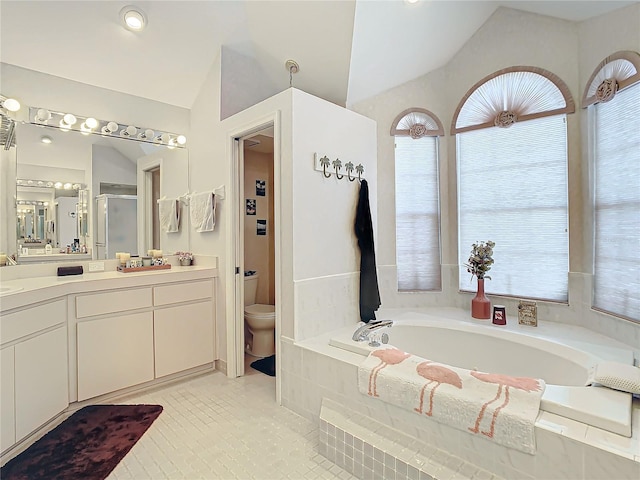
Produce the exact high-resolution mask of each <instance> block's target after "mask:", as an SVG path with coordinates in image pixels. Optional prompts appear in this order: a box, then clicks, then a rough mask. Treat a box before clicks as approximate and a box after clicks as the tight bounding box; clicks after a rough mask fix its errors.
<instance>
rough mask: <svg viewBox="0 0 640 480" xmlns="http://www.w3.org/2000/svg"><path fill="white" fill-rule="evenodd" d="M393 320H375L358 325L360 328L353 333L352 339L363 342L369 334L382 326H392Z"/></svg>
mask: <svg viewBox="0 0 640 480" xmlns="http://www.w3.org/2000/svg"><path fill="white" fill-rule="evenodd" d="M392 326H393V320H373V321H371V322H369V323H365V324H364V325H361V326H359V327H358V329H357V330H356V331H355V332H354V333H353V337H351V338H352V340H354V341H356V342H363V341H365V340H368V339H369V334H370V333H371V332H374V331H376V330H379V329H380V328H384V327H392Z"/></svg>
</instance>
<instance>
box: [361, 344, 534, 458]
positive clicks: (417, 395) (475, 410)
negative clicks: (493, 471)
mask: <svg viewBox="0 0 640 480" xmlns="http://www.w3.org/2000/svg"><path fill="white" fill-rule="evenodd" d="M544 389H545V382H544V380H542V379H539V378H530V377H513V376H509V375H503V374H498V373H484V372H479V371H475V370H466V369H463V368H458V367H454V366H451V365H446V364H444V363H438V362H433V361H431V360H427V359H425V358H421V357H418V356H416V355H411V354H409V353H405V352H402V351H400V350H398V349H396V348H393V347H390V348H382V349H378V350H374V351H372V352H371V353H370V354H369V356H368V357H367V358H366V360H365V361H364V362H362V363H361V364H360V365H359V366H358V390H359V391H360V393H362V394H364V395H368V396H369V397H374V398H377V399H379V400H382V401H383V402H386V403H390V404H391V405H395V406H397V407H400V408H403V409H405V410H408V411H410V412H413V413H415V414H417V415H419V416H420V417H422V418H430V419H431V420H435V421H436V422H439V423H443V424H446V425H449V426H451V427H453V428H456V429H458V430H461V431H463V432H467V433H468V434H471V435H476V436H477V437H478V438H486V439H488V440H493V441H494V442H496V443H498V444H500V445H504V446H505V447H509V448H513V449H516V450H520V451H522V452H526V453H529V454H534V453H535V451H536V442H535V421H536V418H537V417H538V413H539V411H540V400H541V398H542V394H543V392H544Z"/></svg>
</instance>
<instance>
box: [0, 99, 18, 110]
mask: <svg viewBox="0 0 640 480" xmlns="http://www.w3.org/2000/svg"><path fill="white" fill-rule="evenodd" d="M2 106H3V107H4V108H6V109H7V110H9V111H10V112H17V111H18V110H20V102H19V101H17V100H16V99H15V98H7V99H6V100H5V101H4V102H2Z"/></svg>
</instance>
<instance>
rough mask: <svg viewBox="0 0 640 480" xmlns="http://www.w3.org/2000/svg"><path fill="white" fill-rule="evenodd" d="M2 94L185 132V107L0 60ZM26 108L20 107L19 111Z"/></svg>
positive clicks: (31, 103) (36, 104) (86, 114)
mask: <svg viewBox="0 0 640 480" xmlns="http://www.w3.org/2000/svg"><path fill="white" fill-rule="evenodd" d="M0 68H1V69H2V94H3V95H5V96H9V97H12V98H16V99H18V100H19V101H20V103H21V104H22V105H23V106H32V107H43V108H48V109H49V110H54V111H60V112H71V113H73V114H75V115H80V116H84V117H90V116H93V117H95V118H99V119H102V120H113V121H114V122H118V123H122V124H127V125H131V124H133V125H137V126H139V127H145V128H153V129H156V130H164V131H168V132H173V133H182V134H184V135H187V138H188V136H189V110H188V109H186V108H181V107H175V106H173V105H168V104H166V103H160V102H156V101H154V100H149V99H146V98H142V97H136V96H134V95H128V94H126V93H120V92H116V91H113V90H108V89H105V88H99V87H94V86H91V85H86V84H84V83H80V82H75V81H73V80H67V79H66V78H61V77H55V76H53V75H47V74H45V73H41V72H36V71H34V70H28V69H26V68H21V67H16V66H15V65H10V64H7V63H1V64H0ZM27 113H28V112H26V109H25V111H23V109H21V110H20V114H21V115H26V114H27Z"/></svg>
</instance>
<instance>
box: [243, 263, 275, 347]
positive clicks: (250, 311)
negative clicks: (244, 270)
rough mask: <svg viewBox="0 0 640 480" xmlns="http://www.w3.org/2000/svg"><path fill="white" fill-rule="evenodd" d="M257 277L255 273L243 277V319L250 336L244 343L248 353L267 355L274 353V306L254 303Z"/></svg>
mask: <svg viewBox="0 0 640 480" xmlns="http://www.w3.org/2000/svg"><path fill="white" fill-rule="evenodd" d="M258 277H259V275H258V274H257V273H256V274H254V275H249V276H245V277H244V320H245V323H246V325H247V326H248V328H249V332H250V333H251V336H252V339H246V340H247V341H246V342H245V343H248V344H249V346H250V347H249V348H248V349H247V353H248V354H250V355H253V356H254V357H268V356H270V355H273V354H274V353H275V338H274V333H275V328H276V307H275V305H264V304H262V303H256V291H257V290H258Z"/></svg>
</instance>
